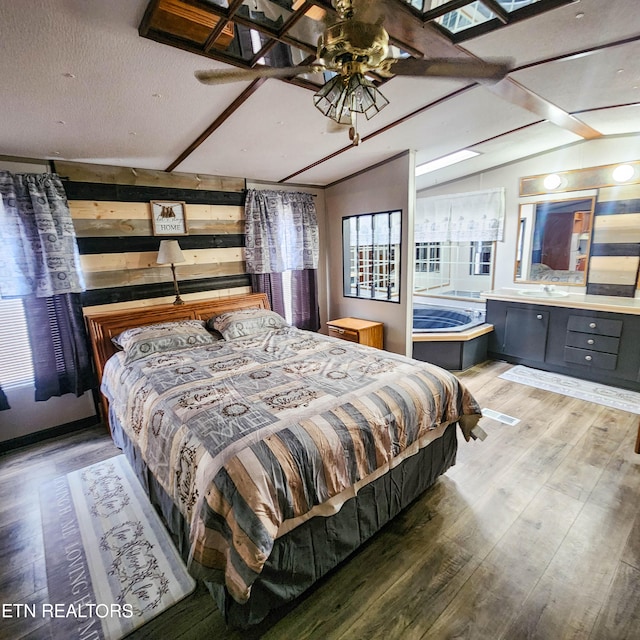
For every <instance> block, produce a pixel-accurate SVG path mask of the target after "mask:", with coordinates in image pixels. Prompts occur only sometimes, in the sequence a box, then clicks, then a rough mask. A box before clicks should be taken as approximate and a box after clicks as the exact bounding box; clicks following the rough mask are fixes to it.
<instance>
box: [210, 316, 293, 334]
mask: <svg viewBox="0 0 640 640" xmlns="http://www.w3.org/2000/svg"><path fill="white" fill-rule="evenodd" d="M287 326H289V325H288V324H287V321H286V320H285V319H284V318H283V317H282V316H281V315H280V314H278V313H276V312H275V311H268V310H267V309H239V310H238V311H227V312H225V313H221V314H219V315H217V316H214V317H213V318H209V320H208V321H207V327H208V328H209V329H215V330H216V331H219V332H220V333H221V334H222V337H223V338H224V339H225V340H232V339H233V338H246V337H247V336H252V335H254V334H256V333H262V332H263V331H272V330H273V329H282V328H283V327H287Z"/></svg>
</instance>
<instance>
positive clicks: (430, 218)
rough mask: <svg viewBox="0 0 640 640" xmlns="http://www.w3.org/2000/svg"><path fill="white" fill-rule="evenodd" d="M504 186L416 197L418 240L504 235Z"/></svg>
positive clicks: (497, 237) (481, 238)
mask: <svg viewBox="0 0 640 640" xmlns="http://www.w3.org/2000/svg"><path fill="white" fill-rule="evenodd" d="M504 215H505V204H504V189H503V188H500V189H489V190H486V191H471V192H468V193H458V194H454V195H446V196H435V197H430V198H421V197H418V198H417V199H416V224H415V241H416V242H446V241H452V242H464V241H471V242H476V241H481V240H487V241H493V240H502V239H503V237H504Z"/></svg>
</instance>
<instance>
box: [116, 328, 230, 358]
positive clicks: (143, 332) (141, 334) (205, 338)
mask: <svg viewBox="0 0 640 640" xmlns="http://www.w3.org/2000/svg"><path fill="white" fill-rule="evenodd" d="M219 339H220V337H216V336H215V335H212V334H211V333H210V332H209V331H207V329H206V327H205V323H204V321H203V320H179V321H177V322H159V323H156V324H148V325H145V326H143V327H135V328H133V329H126V330H125V331H123V332H122V333H121V334H119V335H117V336H115V337H114V338H112V342H113V343H114V344H115V345H116V346H117V347H119V348H120V349H122V350H123V351H124V352H125V353H126V360H125V362H126V363H127V364H129V363H130V362H133V361H134V360H139V359H140V358H146V357H147V356H149V355H152V354H154V353H164V352H165V351H177V350H179V349H189V348H191V347H195V346H198V345H204V344H211V343H213V342H216V341H217V340H219Z"/></svg>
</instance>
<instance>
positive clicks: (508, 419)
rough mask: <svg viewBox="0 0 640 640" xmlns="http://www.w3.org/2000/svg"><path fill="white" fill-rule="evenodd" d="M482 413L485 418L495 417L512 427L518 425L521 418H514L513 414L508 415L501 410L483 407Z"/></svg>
mask: <svg viewBox="0 0 640 640" xmlns="http://www.w3.org/2000/svg"><path fill="white" fill-rule="evenodd" d="M482 415H483V416H484V417H485V418H493V419H494V420H497V421H498V422H502V423H504V424H508V425H509V426H511V427H513V426H515V425H517V424H518V422H520V418H514V417H513V416H508V415H506V414H504V413H500V412H499V411H494V410H493V409H483V410H482Z"/></svg>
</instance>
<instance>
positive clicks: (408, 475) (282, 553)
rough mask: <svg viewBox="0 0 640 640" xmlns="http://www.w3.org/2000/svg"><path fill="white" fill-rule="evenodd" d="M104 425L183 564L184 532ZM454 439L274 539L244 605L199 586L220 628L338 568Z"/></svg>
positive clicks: (264, 611) (405, 499) (445, 464)
mask: <svg viewBox="0 0 640 640" xmlns="http://www.w3.org/2000/svg"><path fill="white" fill-rule="evenodd" d="M110 419H111V429H112V435H113V439H114V442H115V444H116V446H118V447H119V448H121V449H122V450H123V452H124V453H125V454H126V456H127V458H128V460H129V462H130V464H131V466H132V468H133V469H134V471H135V472H136V475H137V476H138V478H139V480H140V482H141V483H142V486H143V487H144V488H145V490H146V491H147V494H148V495H149V497H150V499H151V502H152V504H154V506H155V507H156V508H157V509H158V510H159V511H160V513H161V515H162V517H163V518H164V520H165V523H166V525H167V528H168V530H169V531H170V532H171V534H172V536H173V539H174V542H175V543H176V546H177V548H178V550H179V551H180V553H181V555H182V557H183V558H184V559H185V562H186V559H187V557H188V555H189V527H188V524H187V523H186V522H185V520H184V518H183V517H182V514H181V513H180V511H179V510H178V508H177V507H176V506H175V505H174V504H173V502H172V501H171V499H170V498H169V496H168V495H167V493H166V492H165V491H164V489H163V488H162V487H161V486H160V485H159V484H158V482H157V481H156V480H155V478H154V477H153V475H152V474H151V473H150V472H149V470H148V469H147V466H146V464H145V463H144V460H143V459H142V457H141V456H140V453H139V450H138V449H137V447H136V446H135V445H133V444H132V443H131V442H130V440H129V439H128V438H127V436H126V434H125V433H124V431H123V430H122V428H121V427H120V425H119V424H118V421H117V419H116V417H115V415H113V414H112V415H111V416H110ZM456 431H457V424H451V425H449V426H448V427H447V429H446V430H445V431H444V433H443V435H442V436H441V437H440V438H437V439H436V440H434V441H433V442H431V443H430V444H428V445H427V446H425V447H424V448H422V449H420V450H419V451H418V453H416V454H415V455H413V456H409V457H408V458H407V459H406V460H404V461H403V462H402V464H400V465H399V466H397V467H394V468H392V469H391V470H390V471H389V472H388V473H386V474H385V475H383V476H382V477H380V478H377V479H376V480H374V481H372V482H371V483H369V484H367V485H365V486H364V487H362V488H361V489H360V491H359V492H358V493H357V494H356V496H355V497H353V498H351V499H349V500H347V502H345V504H343V505H342V507H341V508H340V511H338V513H336V514H334V515H332V516H328V517H324V516H316V517H314V518H311V519H309V520H307V521H306V522H303V523H302V524H301V525H300V526H298V527H296V528H294V529H293V530H291V531H289V532H288V533H286V534H285V535H283V536H281V537H280V538H277V539H276V540H275V544H274V547H273V550H272V552H271V555H270V556H269V558H268V560H267V562H266V564H265V565H264V568H263V570H262V573H261V574H260V577H259V578H258V579H257V580H256V581H255V582H254V584H253V586H252V589H251V597H250V598H249V601H248V602H247V603H245V604H239V603H238V602H236V601H235V600H234V599H233V598H231V597H230V596H229V594H228V592H227V590H226V588H225V587H224V585H221V584H214V583H206V584H207V587H208V589H209V591H210V592H211V595H212V596H213V598H214V600H215V601H216V603H217V605H218V608H219V609H220V611H221V612H222V613H223V615H224V618H225V621H226V622H227V624H228V625H229V626H231V627H237V628H244V629H246V628H249V627H251V626H253V625H256V624H258V623H259V622H261V621H262V620H264V619H265V618H266V617H267V616H268V615H269V614H270V613H271V612H272V611H275V610H277V609H279V608H280V607H283V606H284V605H286V604H288V603H290V602H292V601H293V600H295V599H296V598H297V597H299V596H300V595H302V594H303V593H304V592H305V591H306V590H307V589H309V587H311V586H312V585H313V584H314V583H315V582H317V581H318V580H319V579H320V578H321V577H322V576H324V575H326V574H327V573H328V572H329V571H331V570H332V569H334V568H335V567H336V566H338V564H340V563H341V562H342V561H344V560H345V559H346V558H347V557H348V556H349V555H350V554H352V553H353V552H354V551H355V550H356V549H357V548H358V547H359V546H361V545H362V544H363V543H364V542H365V541H367V540H368V539H369V538H370V537H371V536H372V535H374V534H375V533H376V532H377V531H379V530H380V529H381V528H382V527H383V526H384V525H385V524H387V523H388V522H389V521H390V520H391V519H392V518H394V517H395V516H396V515H397V514H398V513H399V512H400V511H401V510H402V509H404V508H405V507H407V506H408V505H409V504H410V503H411V502H413V500H415V499H416V498H417V497H418V496H420V494H422V493H423V492H424V491H425V490H426V489H428V488H429V487H430V486H431V485H432V484H433V483H434V482H435V481H436V480H437V478H438V477H439V476H440V475H442V474H443V473H444V472H445V471H446V470H447V469H448V468H449V467H451V466H452V465H453V464H455V459H456V453H457V447H458V440H457V433H456Z"/></svg>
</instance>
